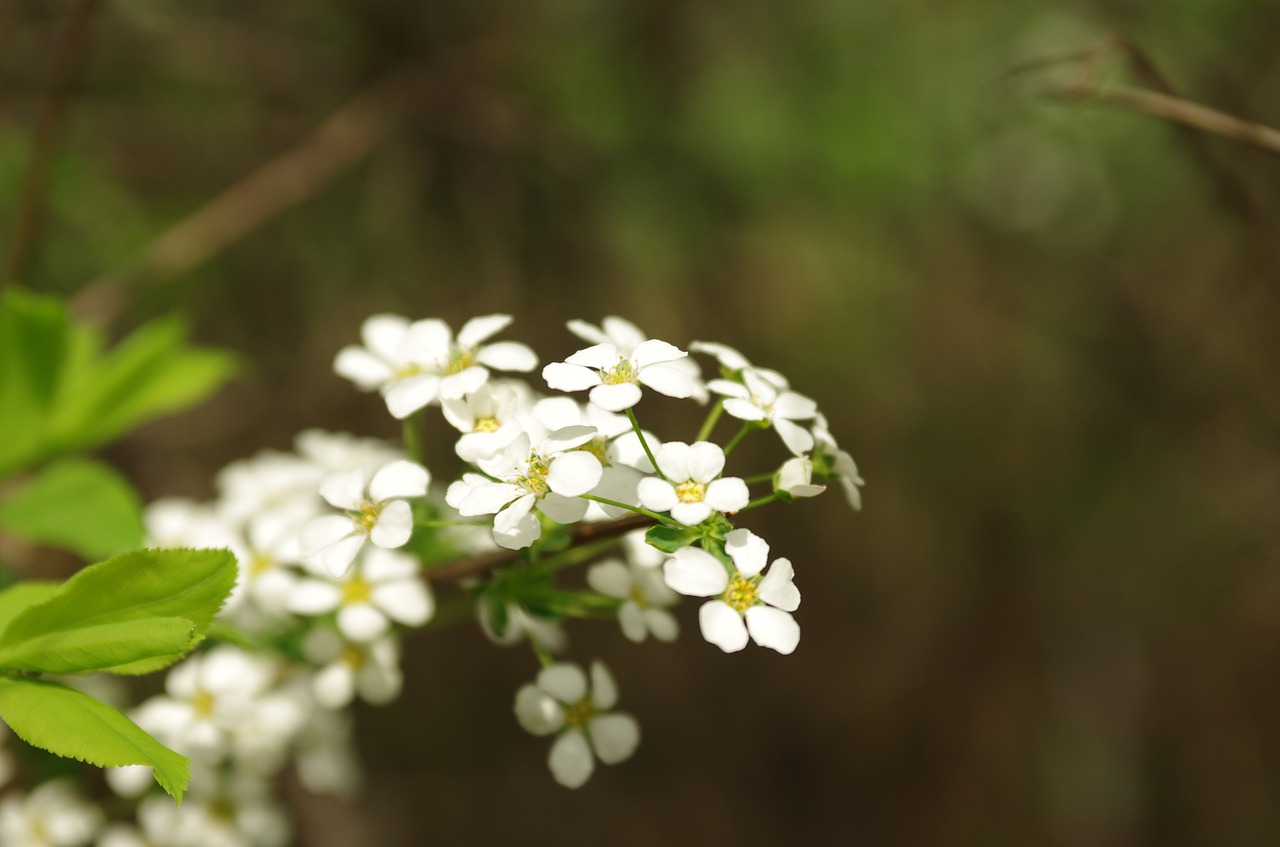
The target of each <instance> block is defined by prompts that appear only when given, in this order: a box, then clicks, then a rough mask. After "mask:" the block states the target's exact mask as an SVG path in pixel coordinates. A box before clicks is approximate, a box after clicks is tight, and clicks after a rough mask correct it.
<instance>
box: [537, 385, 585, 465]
mask: <svg viewBox="0 0 1280 847" xmlns="http://www.w3.org/2000/svg"><path fill="white" fill-rule="evenodd" d="M565 399H568V398H565ZM595 437H596V428H595V427H593V426H582V425H581V424H574V425H572V426H565V427H561V428H560V429H557V430H555V431H554V432H552V433H549V434H548V435H547V437H546V438H544V439H542V443H540V444H539V445H538V452H539V453H541V454H543V455H544V456H547V455H550V454H552V453H563V452H564V451H565V450H572V449H573V448H574V447H581V446H582V445H583V444H586V443H587V442H588V441H590V440H591V439H593V438H595Z"/></svg>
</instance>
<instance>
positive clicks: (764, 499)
mask: <svg viewBox="0 0 1280 847" xmlns="http://www.w3.org/2000/svg"><path fill="white" fill-rule="evenodd" d="M781 499H782V498H781V497H779V496H778V493H777V492H776V491H775V492H774V493H772V494H770V495H768V496H767V497H761V498H760V499H759V500H752V501H751V502H750V503H748V504H747V505H745V506H743V507H742V508H741V509H739V510H738V511H739V512H745V511H746V510H747V509H758V508H759V507H761V506H767V505H769V504H770V503H772V502H774V501H775V500H781Z"/></svg>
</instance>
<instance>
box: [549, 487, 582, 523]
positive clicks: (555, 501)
mask: <svg viewBox="0 0 1280 847" xmlns="http://www.w3.org/2000/svg"><path fill="white" fill-rule="evenodd" d="M589 505H590V504H589V503H588V502H587V501H586V500H583V499H582V498H581V497H565V496H564V495H563V494H557V493H555V492H554V491H552V492H550V493H549V494H546V495H545V496H543V498H542V499H541V500H539V501H538V511H539V512H542V514H544V515H546V516H547V517H549V518H551V520H553V521H555V522H556V523H564V524H570V523H577V522H578V521H580V520H582V517H583V516H584V515H585V514H586V513H587V507H588V506H589Z"/></svg>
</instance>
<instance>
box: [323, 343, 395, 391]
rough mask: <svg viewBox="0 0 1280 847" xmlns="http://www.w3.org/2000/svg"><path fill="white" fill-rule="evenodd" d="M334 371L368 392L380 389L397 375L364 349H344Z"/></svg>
mask: <svg viewBox="0 0 1280 847" xmlns="http://www.w3.org/2000/svg"><path fill="white" fill-rule="evenodd" d="M333 371H334V373H336V374H337V375H338V376H341V377H345V378H347V379H349V380H351V381H352V382H354V383H355V384H356V385H358V386H359V387H360V388H363V389H364V390H366V391H369V390H372V389H374V388H380V387H381V386H383V385H385V384H386V383H388V382H390V381H391V378H392V377H393V376H394V375H395V374H394V371H392V370H391V366H390V365H388V364H387V363H386V362H384V361H382V360H381V359H379V358H378V357H377V356H375V355H373V354H372V353H370V352H369V351H368V350H365V349H364V348H363V347H343V348H342V349H341V350H339V351H338V355H337V357H336V358H334V360H333Z"/></svg>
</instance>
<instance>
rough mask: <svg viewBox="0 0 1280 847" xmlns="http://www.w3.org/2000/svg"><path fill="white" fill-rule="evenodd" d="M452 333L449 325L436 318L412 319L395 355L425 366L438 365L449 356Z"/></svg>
mask: <svg viewBox="0 0 1280 847" xmlns="http://www.w3.org/2000/svg"><path fill="white" fill-rule="evenodd" d="M452 346H453V333H452V332H451V331H450V330H449V325H448V324H446V323H445V322H444V321H442V320H438V319H436V318H428V319H426V320H421V321H414V322H413V323H411V324H410V325H409V328H408V330H406V331H405V334H404V338H402V339H401V340H400V345H399V346H398V347H397V348H396V355H397V356H399V357H400V358H401V359H407V360H409V361H411V362H416V363H418V364H420V365H425V366H427V367H438V366H440V365H442V364H443V363H444V360H445V359H447V358H448V356H449V348H450V347H452Z"/></svg>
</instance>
